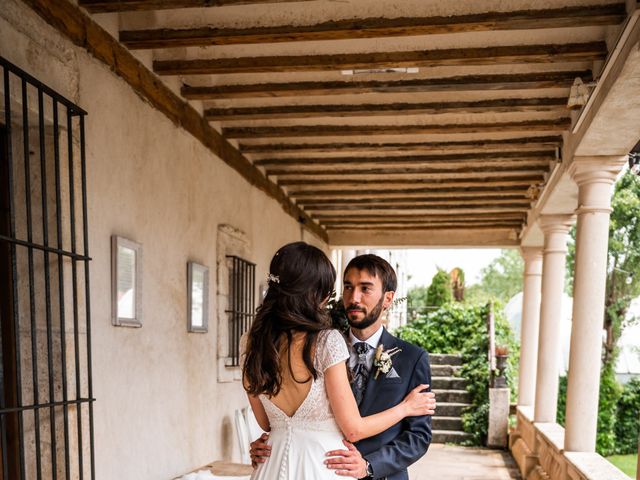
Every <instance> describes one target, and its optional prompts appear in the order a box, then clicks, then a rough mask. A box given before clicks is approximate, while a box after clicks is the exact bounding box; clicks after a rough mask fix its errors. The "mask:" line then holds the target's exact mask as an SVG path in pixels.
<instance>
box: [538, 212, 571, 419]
mask: <svg viewBox="0 0 640 480" xmlns="http://www.w3.org/2000/svg"><path fill="white" fill-rule="evenodd" d="M572 224H573V215H541V217H540V227H541V228H542V231H543V232H544V252H543V264H542V302H541V304H540V335H539V339H538V362H537V377H536V402H535V408H534V421H535V422H548V423H555V421H556V411H557V405H556V403H557V401H558V370H559V363H560V315H561V312H562V293H563V291H564V276H565V263H566V262H565V256H566V254H567V234H568V233H569V229H570V228H571V225H572Z"/></svg>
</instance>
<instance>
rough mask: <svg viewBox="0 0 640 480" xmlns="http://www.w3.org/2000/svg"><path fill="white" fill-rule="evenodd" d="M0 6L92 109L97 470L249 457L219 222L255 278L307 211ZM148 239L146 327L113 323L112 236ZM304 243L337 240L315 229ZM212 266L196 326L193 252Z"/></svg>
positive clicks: (11, 46) (21, 46)
mask: <svg viewBox="0 0 640 480" xmlns="http://www.w3.org/2000/svg"><path fill="white" fill-rule="evenodd" d="M2 3H3V8H2V9H0V10H1V11H0V55H2V56H4V57H5V58H7V59H8V60H9V61H11V62H13V63H15V64H16V65H18V66H19V67H21V68H23V69H24V70H26V71H27V72H29V73H31V74H33V75H34V76H35V77H36V78H38V79H40V80H41V81H43V82H44V83H46V84H48V85H50V86H51V87H52V88H54V89H56V90H57V91H59V92H60V93H61V94H63V95H65V96H67V97H69V98H70V99H72V100H73V101H75V102H77V103H78V104H79V105H80V106H81V107H82V108H84V109H85V110H87V111H88V117H87V120H86V147H87V174H88V176H87V184H88V199H89V242H90V243H89V247H90V255H91V256H92V257H93V261H92V262H91V311H92V335H93V339H92V345H93V389H94V396H95V397H96V399H97V401H96V403H95V408H94V411H95V417H94V422H95V450H96V475H97V478H102V479H116V478H122V479H127V478H136V479H140V480H143V479H163V478H167V479H168V478H172V477H173V476H175V475H178V474H180V473H184V472H185V471H188V470H190V469H191V468H194V467H197V466H200V465H202V464H204V463H206V462H208V461H210V460H214V459H227V460H229V459H234V460H238V459H239V456H238V451H237V450H238V447H237V445H236V443H237V442H236V437H235V432H234V430H233V420H232V419H233V410H234V409H235V408H238V407H241V406H243V405H245V404H246V403H247V402H246V398H245V396H244V393H243V391H242V388H241V386H240V384H239V383H238V382H234V383H224V384H219V383H218V382H217V365H216V344H217V342H216V336H217V322H216V316H215V312H216V311H217V309H218V305H217V299H216V295H215V292H216V284H215V282H216V280H215V267H216V233H217V228H218V225H219V224H228V225H232V226H233V227H235V228H237V229H239V230H241V231H243V232H245V234H246V235H247V238H248V239H249V243H250V247H249V248H250V252H251V256H250V258H249V260H251V261H254V262H256V263H257V272H256V273H257V283H259V282H260V281H261V279H262V278H263V277H264V275H265V273H266V271H267V268H268V262H269V260H270V258H271V255H272V254H273V252H274V251H275V249H276V248H278V247H279V246H281V245H282V244H284V243H286V242H289V241H294V240H299V239H300V238H301V231H300V228H299V225H298V224H297V222H296V221H295V220H294V219H292V218H291V217H289V216H288V215H286V214H285V213H284V212H283V211H282V209H281V207H280V206H279V205H278V203H277V202H275V201H274V200H272V199H270V198H268V197H267V196H266V195H264V194H263V193H261V192H259V191H257V190H256V189H254V188H252V187H251V186H250V185H249V184H248V183H247V182H246V181H245V180H243V179H242V177H241V176H240V175H239V174H237V173H236V172H235V171H233V170H232V169H231V168H229V167H228V166H227V165H226V164H224V163H223V162H222V161H221V160H220V159H218V158H216V157H215V156H213V155H212V154H211V153H210V152H209V151H208V150H207V149H205V148H204V147H203V146H202V145H201V144H200V143H199V142H197V141H196V140H194V139H193V138H192V137H191V136H190V135H188V134H187V133H185V132H184V131H182V130H181V129H179V128H177V127H176V126H175V125H173V124H172V123H171V122H170V121H169V120H168V119H166V117H164V116H163V115H162V114H160V113H159V112H157V111H155V110H154V109H153V108H152V107H150V106H149V105H148V104H146V103H145V102H144V101H142V100H141V99H140V98H139V97H138V96H137V95H136V94H135V93H134V92H133V90H132V89H131V88H130V87H129V86H128V85H127V84H126V83H125V82H123V81H122V80H121V79H120V78H118V77H117V76H115V75H114V74H113V73H112V72H110V71H109V69H108V68H107V67H106V66H104V65H103V64H101V63H100V62H98V61H96V60H95V59H93V58H92V57H90V56H89V55H88V54H86V52H84V51H83V50H81V49H78V48H76V47H74V46H73V45H71V44H70V43H69V42H68V41H66V39H64V38H62V37H60V35H59V34H58V33H57V32H56V31H54V30H53V29H52V28H50V27H49V26H48V25H46V24H45V23H44V22H43V21H41V20H40V18H39V17H37V16H36V15H35V14H34V13H33V12H31V11H30V10H29V9H28V8H27V7H25V6H24V5H22V4H21V3H19V2H17V1H16V0H3V2H2ZM114 234H117V235H121V236H124V237H127V238H129V239H132V240H135V241H136V242H139V243H141V244H142V245H143V255H144V257H143V258H144V263H143V300H142V308H143V312H144V313H143V315H144V317H143V318H144V320H143V322H144V325H143V327H142V328H141V329H133V328H124V327H113V326H112V325H111V311H110V291H111V287H110V236H111V235H114ZM302 236H303V237H304V239H305V240H306V241H309V242H311V243H314V244H316V245H319V246H320V247H322V248H324V249H325V250H326V245H323V244H322V242H321V241H319V240H318V239H316V238H314V237H313V236H312V235H311V234H310V233H308V232H304V234H302ZM189 260H193V261H197V262H199V263H202V264H204V265H207V266H209V268H210V272H211V275H210V278H211V282H210V288H209V299H210V309H209V310H210V311H209V315H210V316H209V332H208V333H206V334H194V333H187V331H186V308H187V307H186V305H187V304H186V302H187V299H186V283H187V261H189Z"/></svg>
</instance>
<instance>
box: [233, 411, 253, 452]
mask: <svg viewBox="0 0 640 480" xmlns="http://www.w3.org/2000/svg"><path fill="white" fill-rule="evenodd" d="M235 423H236V435H237V436H238V446H239V447H240V460H241V462H242V463H244V464H250V463H251V457H250V456H249V444H250V443H251V441H252V440H249V429H248V428H247V418H246V416H245V414H244V412H243V409H238V410H236V411H235Z"/></svg>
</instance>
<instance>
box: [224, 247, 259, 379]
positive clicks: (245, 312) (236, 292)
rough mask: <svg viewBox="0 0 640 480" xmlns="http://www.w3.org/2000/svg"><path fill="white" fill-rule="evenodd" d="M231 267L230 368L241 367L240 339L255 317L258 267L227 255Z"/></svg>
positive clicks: (228, 312) (229, 310)
mask: <svg viewBox="0 0 640 480" xmlns="http://www.w3.org/2000/svg"><path fill="white" fill-rule="evenodd" d="M227 262H228V266H229V308H228V309H227V310H226V313H227V315H228V317H229V357H230V359H231V362H230V363H229V364H227V366H229V367H238V366H240V339H241V338H242V335H244V334H245V333H246V332H247V331H248V330H249V327H250V326H251V322H253V318H254V317H255V301H256V296H255V290H256V288H255V283H256V266H255V264H254V263H251V262H249V261H247V260H244V259H242V258H240V257H238V256H235V255H227Z"/></svg>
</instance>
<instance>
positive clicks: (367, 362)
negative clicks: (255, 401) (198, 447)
mask: <svg viewBox="0 0 640 480" xmlns="http://www.w3.org/2000/svg"><path fill="white" fill-rule="evenodd" d="M396 287H397V278H396V273H395V271H394V270H393V268H392V267H391V265H389V263H388V262H387V261H385V260H384V259H382V258H380V257H378V256H376V255H370V254H368V255H360V256H357V257H355V258H354V259H353V260H351V261H350V262H349V264H348V265H347V268H346V269H345V272H344V290H343V294H342V299H343V302H344V306H345V309H346V312H347V318H348V320H349V325H350V326H351V328H350V331H349V337H348V339H347V341H348V342H349V343H350V344H351V346H352V348H351V358H350V359H349V367H350V368H351V371H352V374H353V383H352V388H353V393H354V395H355V397H356V401H357V402H358V407H359V409H360V414H361V415H362V416H368V415H373V414H375V413H378V412H381V411H383V410H386V409H388V408H390V407H392V406H394V405H397V404H398V403H400V402H401V401H402V400H403V399H404V397H405V396H406V395H407V394H408V393H409V392H410V391H411V390H412V389H413V388H414V387H416V386H417V385H420V384H430V383H431V369H430V367H429V356H428V354H427V352H425V351H424V350H423V349H421V348H419V347H417V346H415V345H411V344H409V343H407V342H404V341H402V340H400V339H398V338H396V337H394V336H393V335H391V334H390V333H389V332H387V330H386V329H385V328H384V327H383V325H382V319H383V312H384V311H385V310H387V309H388V308H389V307H390V306H391V303H392V302H393V296H394V294H395V290H396ZM380 346H383V347H384V352H388V351H392V352H393V351H394V349H396V348H397V349H399V351H398V353H395V354H394V355H393V356H392V357H391V363H392V365H391V366H390V368H389V369H388V371H385V370H387V369H386V368H384V367H382V366H381V364H380V362H379V360H380V358H378V359H376V356H377V355H376V350H378V351H380V349H379V348H378V347H380ZM382 359H384V355H383V356H382ZM427 395H430V396H433V394H432V393H428V394H427ZM433 405H434V406H433V408H435V399H434V400H433ZM266 438H267V437H266V435H263V437H261V438H260V439H258V440H256V441H255V442H253V443H252V444H251V460H252V462H254V464H255V463H256V462H263V461H264V457H267V456H269V453H270V452H269V446H268V445H266V443H265V439H266ZM429 443H431V417H430V416H423V417H407V418H405V419H404V420H402V421H401V422H399V423H397V424H396V425H394V426H393V427H391V428H389V429H388V430H386V431H384V432H382V433H380V434H378V435H376V436H374V437H370V438H366V439H364V440H361V441H359V442H357V443H356V444H355V446H353V445H351V444H350V443H349V442H347V441H345V445H346V447H347V450H333V451H331V452H327V457H329V458H327V460H326V461H325V463H326V465H327V468H330V469H334V470H336V473H337V474H338V475H343V476H349V477H354V478H371V479H384V478H386V479H387V480H406V479H408V478H409V476H408V473H407V467H408V466H409V465H411V464H413V463H414V462H416V461H417V460H418V459H419V458H420V457H422V456H423V455H424V454H425V453H426V452H427V449H428V448H429Z"/></svg>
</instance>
